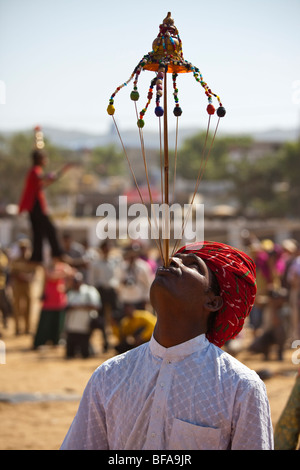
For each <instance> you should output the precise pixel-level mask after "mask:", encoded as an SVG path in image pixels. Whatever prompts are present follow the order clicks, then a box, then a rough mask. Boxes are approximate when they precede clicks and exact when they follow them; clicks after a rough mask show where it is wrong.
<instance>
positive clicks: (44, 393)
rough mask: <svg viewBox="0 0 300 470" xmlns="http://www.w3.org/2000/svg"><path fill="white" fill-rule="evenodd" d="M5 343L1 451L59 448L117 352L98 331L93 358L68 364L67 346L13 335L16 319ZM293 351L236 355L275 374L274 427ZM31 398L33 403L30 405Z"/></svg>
mask: <svg viewBox="0 0 300 470" xmlns="http://www.w3.org/2000/svg"><path fill="white" fill-rule="evenodd" d="M246 332H247V329H246ZM248 334H249V333H248ZM246 336H247V335H246ZM1 340H2V341H3V343H4V344H5V352H6V356H5V360H6V363H5V364H0V397H1V396H2V399H0V423H1V424H0V449H1V450H16V449H17V450H27V449H31V450H44V449H47V450H56V449H58V448H59V447H60V444H61V442H62V440H63V438H64V436H65V434H66V432H67V430H68V428H69V426H70V424H71V421H72V419H73V417H74V415H75V413H76V410H77V407H78V404H79V397H80V396H81V394H82V392H83V389H84V387H85V385H86V383H87V381H88V379H89V377H90V376H91V374H92V372H93V371H94V369H95V368H96V367H97V366H98V365H99V364H100V363H101V362H103V360H105V359H107V358H108V357H110V355H112V354H113V353H114V351H113V350H112V351H110V352H109V353H106V354H102V353H101V350H102V349H101V341H102V340H101V335H100V333H99V334H98V332H95V333H94V336H93V338H92V342H93V344H94V347H95V349H96V356H95V357H93V358H90V359H86V360H83V359H80V358H78V359H74V360H68V361H67V360H66V359H65V358H64V352H65V351H64V346H63V345H61V346H58V347H57V348H53V347H50V346H45V347H43V348H42V349H41V350H38V351H32V350H31V345H32V337H31V336H30V335H27V336H25V335H21V336H18V337H16V336H14V334H13V322H12V320H10V322H9V326H8V329H7V330H4V331H3V335H2V338H1ZM3 343H2V345H3ZM293 352H294V350H292V349H287V350H286V351H285V354H284V360H283V361H282V362H279V361H277V360H276V359H275V354H274V357H272V358H271V360H270V361H268V362H264V361H263V360H262V359H261V357H260V356H258V355H256V356H253V355H250V354H249V353H248V352H247V351H241V352H240V353H239V354H238V355H237V358H238V359H239V360H241V361H242V362H244V363H245V364H246V365H248V366H249V367H250V368H251V369H254V370H256V371H261V370H268V371H269V372H270V373H271V377H270V378H268V379H265V384H266V387H267V392H268V396H269V401H270V405H271V412H272V421H273V425H275V424H276V422H277V420H278V418H279V416H280V413H281V411H282V409H283V407H284V405H285V403H286V400H287V398H288V396H289V393H290V391H291V388H292V386H293V384H294V380H295V374H296V372H297V368H298V367H299V366H297V365H294V364H293V363H292V353H293ZM1 394H2V395H1ZM6 394H8V395H6ZM17 394H30V395H29V396H28V395H26V396H25V397H24V396H23V395H22V396H23V398H25V401H22V402H14V401H13V400H12V399H13V398H17V399H18V398H20V395H17ZM32 398H35V401H26V400H29V399H30V400H32ZM44 399H45V401H44Z"/></svg>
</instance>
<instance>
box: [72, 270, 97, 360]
mask: <svg viewBox="0 0 300 470" xmlns="http://www.w3.org/2000/svg"><path fill="white" fill-rule="evenodd" d="M100 307H101V298H100V295H99V292H98V291H97V289H96V288H95V287H94V286H89V285H88V284H85V283H84V282H83V275H82V273H81V272H79V271H77V272H76V273H75V274H74V277H73V281H72V285H71V288H70V289H69V291H68V303H67V308H66V322H65V333H66V342H67V344H66V357H67V359H70V358H74V357H75V356H76V355H77V353H79V354H80V355H81V356H82V357H83V358H88V357H89V356H90V355H91V345H90V336H91V331H92V330H91V322H92V320H93V319H95V318H96V317H97V315H98V311H99V308H100Z"/></svg>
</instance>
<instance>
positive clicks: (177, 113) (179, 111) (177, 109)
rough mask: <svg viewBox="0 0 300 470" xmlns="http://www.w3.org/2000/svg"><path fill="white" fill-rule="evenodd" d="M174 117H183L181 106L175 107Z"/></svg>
mask: <svg viewBox="0 0 300 470" xmlns="http://www.w3.org/2000/svg"><path fill="white" fill-rule="evenodd" d="M173 114H174V116H181V115H182V109H181V108H180V107H179V106H175V108H174V110H173Z"/></svg>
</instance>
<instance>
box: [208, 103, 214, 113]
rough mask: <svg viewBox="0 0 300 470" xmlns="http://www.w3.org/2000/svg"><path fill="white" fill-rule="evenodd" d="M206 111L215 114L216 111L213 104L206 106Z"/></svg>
mask: <svg viewBox="0 0 300 470" xmlns="http://www.w3.org/2000/svg"><path fill="white" fill-rule="evenodd" d="M206 111H207V112H208V114H214V113H215V107H214V106H213V105H212V104H209V105H208V106H207V108H206Z"/></svg>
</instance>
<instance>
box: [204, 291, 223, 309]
mask: <svg viewBox="0 0 300 470" xmlns="http://www.w3.org/2000/svg"><path fill="white" fill-rule="evenodd" d="M222 306H223V299H222V297H221V296H220V295H214V294H211V293H210V295H209V297H208V299H207V301H206V302H205V307H206V308H207V309H208V310H210V311H211V312H217V311H218V310H220V308H221V307H222Z"/></svg>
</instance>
